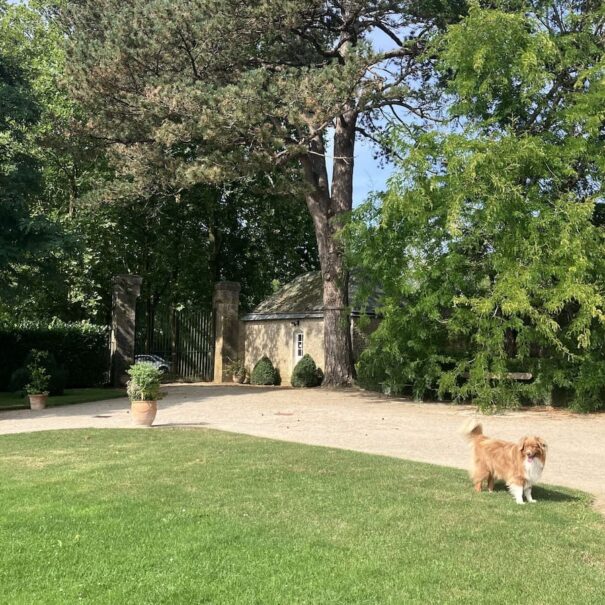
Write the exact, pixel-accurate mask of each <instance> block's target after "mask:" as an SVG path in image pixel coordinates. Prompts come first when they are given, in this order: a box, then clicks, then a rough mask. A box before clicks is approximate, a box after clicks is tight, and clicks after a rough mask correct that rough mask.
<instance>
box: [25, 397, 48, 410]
mask: <svg viewBox="0 0 605 605" xmlns="http://www.w3.org/2000/svg"><path fill="white" fill-rule="evenodd" d="M47 399H48V395H47V394H46V393H38V394H36V395H30V396H29V407H30V408H31V409H32V410H43V409H44V408H45V407H46V400H47Z"/></svg>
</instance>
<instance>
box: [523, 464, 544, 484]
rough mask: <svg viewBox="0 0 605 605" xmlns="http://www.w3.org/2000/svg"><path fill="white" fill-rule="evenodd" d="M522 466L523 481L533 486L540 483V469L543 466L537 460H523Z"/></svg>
mask: <svg viewBox="0 0 605 605" xmlns="http://www.w3.org/2000/svg"><path fill="white" fill-rule="evenodd" d="M523 466H524V467H525V480H526V481H527V483H529V484H530V485H534V484H535V483H538V481H540V477H541V476H542V469H543V468H544V465H543V464H542V461H541V460H540V459H539V458H534V459H533V460H532V461H531V462H530V461H529V460H527V458H526V459H525V461H524V462H523Z"/></svg>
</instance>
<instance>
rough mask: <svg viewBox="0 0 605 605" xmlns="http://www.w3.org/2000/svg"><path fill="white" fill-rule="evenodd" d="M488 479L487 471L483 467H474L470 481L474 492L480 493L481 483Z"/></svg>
mask: <svg viewBox="0 0 605 605" xmlns="http://www.w3.org/2000/svg"><path fill="white" fill-rule="evenodd" d="M488 477H489V471H488V470H487V469H486V468H485V467H483V466H476V467H475V468H474V469H473V472H472V475H471V479H472V481H473V485H474V486H475V491H476V492H480V491H481V487H482V485H483V482H484V481H485V480H486V479H487V478H488Z"/></svg>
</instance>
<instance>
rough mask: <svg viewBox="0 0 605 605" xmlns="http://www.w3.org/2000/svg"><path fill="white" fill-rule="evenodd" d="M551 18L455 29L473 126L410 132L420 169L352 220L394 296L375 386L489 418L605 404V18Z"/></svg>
mask: <svg viewBox="0 0 605 605" xmlns="http://www.w3.org/2000/svg"><path fill="white" fill-rule="evenodd" d="M526 8H527V7H526ZM535 10H536V12H532V11H531V10H530V11H529V12H525V13H524V12H518V13H513V14H508V13H506V12H503V11H498V10H481V9H479V8H477V7H474V8H472V10H471V12H470V14H469V16H468V18H467V19H465V20H463V21H462V23H460V24H459V25H455V26H452V27H451V28H450V29H449V31H448V33H447V34H446V36H445V37H444V39H443V41H442V44H441V45H440V46H439V48H440V51H441V55H440V62H441V66H442V69H444V70H446V72H447V73H452V74H454V77H453V79H452V80H451V81H450V85H449V90H450V92H451V94H452V95H453V108H452V112H453V115H454V117H458V116H460V115H462V116H463V117H464V123H463V125H462V126H460V127H458V128H457V129H456V131H454V132H449V133H444V132H439V131H436V132H432V133H428V134H425V135H420V136H414V137H410V136H409V134H408V132H407V131H403V130H400V131H397V132H394V133H393V137H392V138H393V145H394V146H395V147H397V148H399V150H400V152H401V154H402V155H403V156H404V157H405V159H404V161H403V162H402V163H401V165H400V167H399V169H398V171H397V172H396V174H395V175H394V176H393V178H392V179H391V181H390V183H389V186H388V191H387V192H386V193H385V194H384V195H383V196H381V197H377V198H376V199H374V200H371V201H370V202H368V204H366V205H365V206H364V207H363V208H361V209H360V210H359V211H358V212H357V215H356V217H355V219H354V220H353V222H352V224H351V225H350V226H349V238H348V241H349V246H350V251H351V257H352V259H353V262H356V263H358V264H359V265H360V275H361V276H364V275H365V277H366V278H367V280H368V284H367V287H366V288H367V289H366V292H367V291H368V290H369V289H370V288H371V287H374V288H376V287H377V286H380V287H381V288H382V289H383V291H384V297H383V300H382V305H383V309H382V311H383V314H384V320H383V321H382V323H381V325H380V327H379V328H378V330H377V331H376V333H375V334H374V335H373V336H372V338H371V343H372V344H371V346H370V348H369V349H368V350H366V351H365V352H364V353H363V354H362V356H361V359H360V362H359V377H360V380H362V381H363V382H365V383H366V384H368V385H370V386H373V387H379V388H383V389H385V390H388V391H391V392H410V393H412V394H413V395H415V396H416V397H425V396H430V397H435V396H438V397H446V398H450V397H451V398H454V399H456V400H473V401H475V402H476V403H477V404H478V405H479V406H480V407H481V408H482V409H483V410H493V409H497V408H501V407H514V406H517V405H520V404H521V403H527V402H533V403H550V402H551V401H552V397H553V392H557V391H558V390H561V389H562V390H565V391H567V392H568V393H570V403H571V405H572V406H573V407H576V408H579V409H583V410H595V409H600V408H602V407H603V406H604V405H605V348H604V346H603V342H605V298H604V296H603V292H605V282H604V278H603V276H604V275H605V265H604V258H605V230H604V228H603V225H602V222H601V221H600V219H599V217H600V216H601V215H602V212H601V207H602V204H603V199H604V198H603V193H604V190H603V183H604V177H605V161H604V156H603V147H602V124H603V121H602V120H603V109H602V108H603V106H604V101H605V86H604V82H605V80H604V79H603V75H604V74H605V57H604V49H603V46H602V44H600V43H599V40H598V36H597V34H596V33H595V32H596V30H595V28H594V24H595V23H596V22H598V21H599V19H601V18H602V13H603V10H602V9H598V10H597V9H594V7H593V5H591V4H590V3H579V4H577V6H575V8H574V9H573V10H570V12H566V11H563V13H562V14H564V15H565V16H564V18H563V21H562V22H560V23H557V22H556V19H555V18H553V15H552V13H550V12H548V10H547V9H546V8H545V9H544V10H542V9H541V5H540V6H538V7H537V8H536V9H535ZM553 19H554V21H553ZM543 22H546V23H548V24H549V27H548V28H547V30H546V31H545V29H544V27H542V23H543ZM471 31H472V32H473V33H472V35H471V34H470V32H471ZM578 48H581V49H582V52H578ZM528 53H529V54H528ZM444 75H445V74H444ZM514 372H530V373H531V374H532V375H533V379H532V380H531V381H529V382H523V381H517V380H515V379H514V377H513V376H511V373H514Z"/></svg>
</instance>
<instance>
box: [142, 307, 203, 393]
mask: <svg viewBox="0 0 605 605" xmlns="http://www.w3.org/2000/svg"><path fill="white" fill-rule="evenodd" d="M135 355H157V356H159V357H161V358H162V359H164V360H165V361H166V362H167V364H168V366H169V368H170V373H171V374H172V375H173V376H174V377H175V378H186V379H191V380H201V381H211V380H212V379H213V374H214V317H213V314H212V311H210V310H207V309H174V308H161V309H155V310H154V311H153V312H149V311H148V310H147V309H146V308H145V306H144V305H143V304H140V305H137V314H136V333H135Z"/></svg>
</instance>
